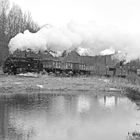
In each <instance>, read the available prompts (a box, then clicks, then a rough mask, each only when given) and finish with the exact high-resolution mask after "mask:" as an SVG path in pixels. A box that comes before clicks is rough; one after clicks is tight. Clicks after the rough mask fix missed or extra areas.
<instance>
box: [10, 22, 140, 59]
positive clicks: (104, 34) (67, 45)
mask: <svg viewBox="0 0 140 140" xmlns="http://www.w3.org/2000/svg"><path fill="white" fill-rule="evenodd" d="M139 45H140V37H139V35H136V34H130V33H122V32H120V31H119V30H117V29H115V28H110V27H103V26H101V25H96V24H95V23H88V24H85V25H82V24H77V23H74V22H70V23H68V24H67V25H66V26H64V27H59V28H58V27H55V26H52V25H45V26H44V27H42V28H41V29H40V30H39V31H38V32H37V33H30V32H29V31H28V30H26V31H25V32H24V33H19V34H17V35H16V36H15V37H14V38H12V39H11V40H10V42H9V49H10V52H11V53H13V52H14V51H15V50H17V49H19V50H21V51H23V50H28V49H31V50H32V51H34V52H38V51H45V50H52V51H55V52H57V53H58V54H61V53H62V52H63V51H64V50H68V51H70V50H72V49H77V52H78V53H79V54H80V55H98V54H102V53H103V55H105V54H104V53H108V52H111V51H112V52H113V50H114V52H115V51H121V53H123V54H127V60H128V61H129V60H131V59H136V58H139V57H140V47H139ZM109 50H110V51H109Z"/></svg>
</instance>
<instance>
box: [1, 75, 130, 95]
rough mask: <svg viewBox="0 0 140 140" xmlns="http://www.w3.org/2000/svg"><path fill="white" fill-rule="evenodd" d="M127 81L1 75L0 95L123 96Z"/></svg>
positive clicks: (104, 78) (96, 78)
mask: <svg viewBox="0 0 140 140" xmlns="http://www.w3.org/2000/svg"><path fill="white" fill-rule="evenodd" d="M126 85H127V86H128V85H129V83H128V82H127V80H125V79H122V78H106V77H96V76H92V77H55V76H48V75H37V76H33V77H32V76H19V75H16V76H11V75H3V74H2V75H0V94H6V95H7V94H9V95H13V94H25V93H28V94H32V93H34V94H35V93H46V94H81V93H84V94H95V95H97V94H98V95H99V94H104V95H106V94H107V95H108V94H109V95H112V94H113V95H114V94H115V95H123V94H124V87H125V86H126Z"/></svg>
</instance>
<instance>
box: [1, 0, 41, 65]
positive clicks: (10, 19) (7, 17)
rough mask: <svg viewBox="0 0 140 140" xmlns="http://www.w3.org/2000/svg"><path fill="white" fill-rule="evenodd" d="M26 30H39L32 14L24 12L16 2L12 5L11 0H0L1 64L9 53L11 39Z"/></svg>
mask: <svg viewBox="0 0 140 140" xmlns="http://www.w3.org/2000/svg"><path fill="white" fill-rule="evenodd" d="M25 30H29V31H30V32H33V33H34V32H37V31H38V30H39V26H38V25H37V24H36V23H35V22H34V21H33V19H32V17H31V14H30V13H29V12H23V11H22V10H21V8H20V7H19V6H18V5H16V4H12V5H10V2H9V0H0V65H1V64H2V63H3V61H4V60H5V58H6V57H7V55H8V53H9V50H8V43H9V41H10V39H11V38H13V37H14V36H15V35H16V34H18V33H20V32H24V31H25Z"/></svg>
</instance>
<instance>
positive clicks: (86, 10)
mask: <svg viewBox="0 0 140 140" xmlns="http://www.w3.org/2000/svg"><path fill="white" fill-rule="evenodd" d="M10 1H11V3H12V2H14V3H16V4H18V5H19V6H20V7H21V8H22V9H23V10H24V11H30V12H31V15H32V17H33V19H34V20H35V21H36V22H37V23H38V24H39V25H41V26H42V25H44V24H48V23H49V24H53V25H56V26H61V25H64V24H66V23H68V22H70V21H74V22H76V23H88V22H95V23H96V24H101V25H104V26H107V27H112V28H116V29H117V30H119V31H121V32H130V33H140V0H10Z"/></svg>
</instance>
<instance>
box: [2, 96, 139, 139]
mask: <svg viewBox="0 0 140 140" xmlns="http://www.w3.org/2000/svg"><path fill="white" fill-rule="evenodd" d="M139 124H140V111H139V107H138V106H137V105H136V104H135V103H133V102H131V101H130V100H129V99H128V98H126V97H117V96H95V95H85V94H78V95H60V94H59V95H57V94H56V95H55V94H54V95H52V94H32V95H28V94H24V95H23V94H22V95H20V94H16V95H12V96H1V97H0V140H125V139H126V136H127V133H128V132H130V131H135V130H137V131H139V130H140V125H139Z"/></svg>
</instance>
